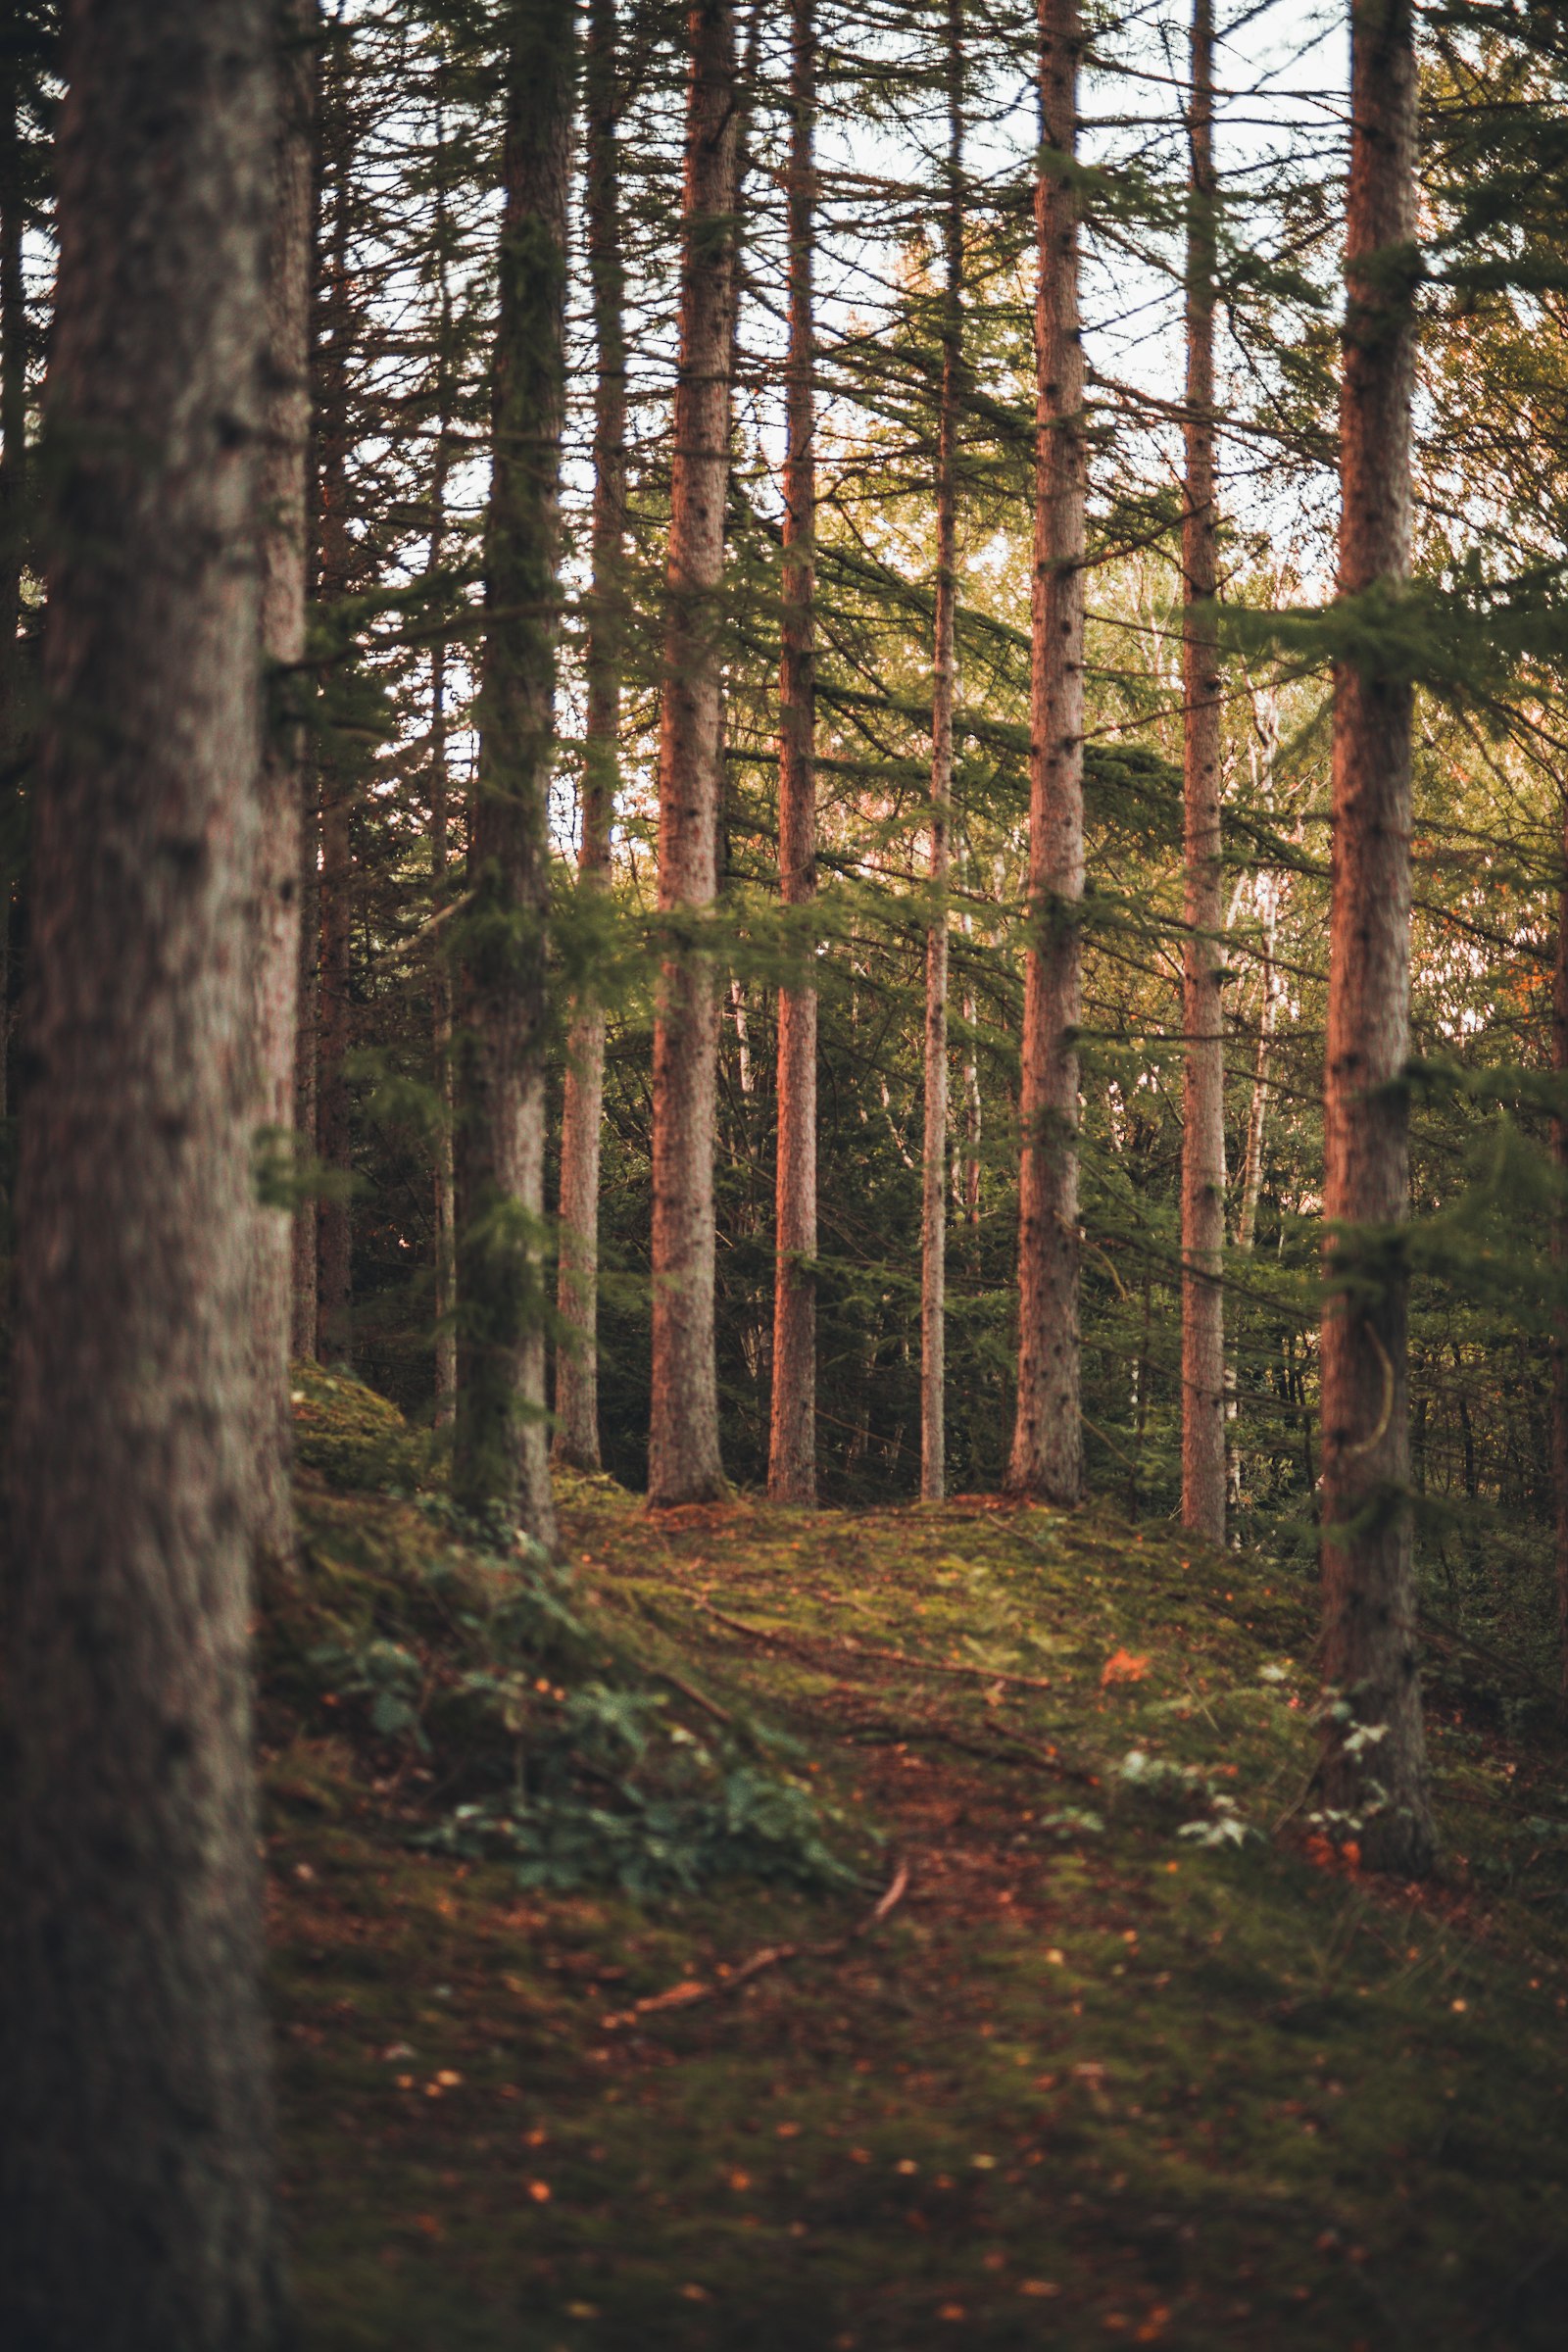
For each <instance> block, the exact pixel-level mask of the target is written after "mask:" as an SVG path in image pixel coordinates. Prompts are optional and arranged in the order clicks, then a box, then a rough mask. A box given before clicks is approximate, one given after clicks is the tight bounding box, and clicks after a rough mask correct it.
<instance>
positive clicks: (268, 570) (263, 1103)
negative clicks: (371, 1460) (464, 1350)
mask: <svg viewBox="0 0 1568 2352" xmlns="http://www.w3.org/2000/svg"><path fill="white" fill-rule="evenodd" d="M316 22H317V19H316V0H288V4H287V6H286V7H285V8H283V9H282V10H281V11H280V12H279V16H278V43H279V45H278V65H277V119H276V135H275V145H274V153H273V163H272V211H271V223H270V237H269V241H268V259H267V346H268V349H267V416H266V427H265V438H264V442H263V454H262V471H261V484H260V496H261V532H260V545H261V571H262V650H263V654H264V657H265V660H266V662H267V665H268V672H269V685H270V694H269V700H268V709H267V713H266V716H267V729H266V734H265V737H264V740H263V746H262V768H261V796H262V840H261V857H262V864H261V872H260V874H259V876H258V884H259V904H260V922H259V925H258V933H257V949H258V958H257V967H256V1011H255V1034H254V1040H253V1044H254V1051H255V1055H256V1071H257V1105H256V1113H255V1118H256V1124H257V1126H258V1128H259V1129H260V1130H261V1134H262V1179H263V1180H262V1199H261V1201H260V1203H259V1211H258V1231H257V1263H256V1299H255V1311H254V1320H253V1323H252V1333H253V1337H254V1340H255V1343H256V1348H257V1379H258V1383H259V1387H260V1392H261V1397H262V1400H263V1412H264V1416H265V1426H264V1427H263V1429H262V1430H261V1431H260V1432H259V1433H258V1454H257V1466H258V1471H259V1474H260V1476H261V1478H262V1480H263V1485H264V1501H263V1509H264V1513H265V1516H266V1520H267V1526H266V1528H265V1529H264V1543H265V1544H266V1548H267V1551H268V1553H269V1554H270V1556H271V1557H273V1558H275V1559H283V1558H286V1557H287V1556H288V1554H289V1553H290V1552H291V1551H292V1549H293V1544H294V1498H293V1494H292V1490H291V1482H290V1470H291V1466H292V1453H293V1448H292V1424H291V1418H290V1411H289V1393H288V1359H289V1348H290V1342H291V1339H292V1336H293V1335H292V1320H293V1260H294V1250H293V1239H294V1236H293V1223H292V1219H291V1217H290V1215H289V1213H288V1212H289V1209H290V1207H291V1205H292V1201H293V1199H294V1187H293V1186H292V1185H291V1184H289V1185H285V1186H284V1187H283V1188H281V1189H278V1188H276V1187H275V1186H274V1187H273V1188H271V1197H270V1198H269V1187H268V1184H267V1170H268V1167H269V1165H270V1164H273V1165H276V1166H277V1167H278V1168H279V1169H280V1170H282V1169H287V1168H289V1167H291V1165H292V1162H293V1157H294V1153H295V1152H296V1150H297V1149H298V1145H299V1141H300V1139H299V1137H298V1134H297V1131H296V1129H295V1124H294V1119H295V1102H294V1076H295V1072H294V1060H295V1033H296V1027H297V1022H298V1013H299V976H300V869H301V865H302V862H303V858H304V847H303V832H304V827H303V814H304V775H305V760H306V745H305V729H304V726H303V724H302V711H301V707H300V698H301V692H302V688H301V675H300V667H299V665H300V663H301V662H303V660H304V657H305V601H306V598H305V590H306V571H307V564H308V549H307V542H306V529H307V517H306V454H307V449H308V446H309V441H310V365H311V281H312V267H311V265H312V243H311V239H312V228H313V223H314V217H315V196H316V175H315V168H314V148H313V140H312V116H313V114H314V111H315V90H316V56H315V37H316Z"/></svg>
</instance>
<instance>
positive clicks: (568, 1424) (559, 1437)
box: [555, 0, 626, 1470]
mask: <svg viewBox="0 0 1568 2352" xmlns="http://www.w3.org/2000/svg"><path fill="white" fill-rule="evenodd" d="M584 101H585V111H586V116H587V134H588V157H587V170H586V174H585V186H584V191H583V210H584V213H585V216H586V223H587V243H588V272H589V279H590V283H591V287H592V295H593V317H594V337H595V341H596V343H597V346H598V361H599V371H598V376H597V379H596V382H595V386H594V505H593V520H592V525H591V531H592V543H593V586H592V590H591V593H590V597H589V605H588V642H587V650H586V657H585V667H586V670H587V689H588V710H587V722H588V723H587V728H586V733H585V738H584V743H583V775H582V804H581V815H582V838H581V842H580V844H579V847H578V852H577V887H578V889H579V891H582V892H599V893H603V892H604V891H605V890H607V889H608V887H609V882H610V858H611V831H612V827H613V822H614V815H615V801H616V797H617V794H618V792H619V789H620V681H621V669H622V663H623V661H624V637H625V601H626V577H625V569H626V328H625V319H624V315H623V312H624V301H625V279H626V269H625V262H624V260H623V258H622V254H621V240H620V201H621V199H620V155H619V128H618V124H619V115H620V90H619V75H618V65H617V31H616V24H615V0H590V6H589V12H588V48H587V56H586V61H585V73H584ZM604 1097H605V1011H604V1006H603V1005H602V1004H601V1003H600V1002H599V1001H598V999H597V997H596V996H595V995H594V993H593V991H592V990H591V989H589V990H586V991H585V992H584V994H583V997H582V1000H581V1002H580V1003H579V1004H578V1005H577V1007H576V1010H575V1012H574V1015H573V1018H572V1022H571V1026H570V1029H569V1031H568V1033H567V1039H566V1081H565V1101H564V1105H563V1110H562V1121H561V1278H560V1285H559V1291H558V1297H557V1306H558V1309H559V1312H560V1315H561V1320H562V1323H563V1325H564V1334H563V1339H562V1345H561V1347H560V1349H559V1351H558V1353H557V1358H556V1435H555V1455H556V1459H557V1461H559V1462H565V1463H569V1464H571V1465H572V1466H573V1467H574V1468H576V1469H579V1470H597V1469H598V1468H599V1466H600V1460H601V1455H600V1442H599V1352H598V1328H599V1161H600V1127H601V1123H602V1120H603V1116H604Z"/></svg>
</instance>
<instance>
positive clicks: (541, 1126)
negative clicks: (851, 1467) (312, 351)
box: [453, 0, 576, 1545]
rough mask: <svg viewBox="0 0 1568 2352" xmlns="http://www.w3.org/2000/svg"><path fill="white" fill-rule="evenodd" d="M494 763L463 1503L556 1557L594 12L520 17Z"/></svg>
mask: <svg viewBox="0 0 1568 2352" xmlns="http://www.w3.org/2000/svg"><path fill="white" fill-rule="evenodd" d="M505 25H506V34H507V138H506V157H505V164H504V172H505V212H504V215H503V220H502V229H501V257H500V281H501V294H500V310H499V316H498V319H497V324H496V348H495V361H494V368H493V391H492V406H491V435H492V472H491V485H490V506H489V513H488V515H487V518H486V529H485V604H486V628H485V647H484V673H483V679H482V683H481V689H480V713H479V766H478V776H477V780H476V786H475V791H474V797H473V810H472V817H471V821H470V826H469V841H468V888H469V893H470V898H471V906H470V908H469V911H468V912H467V913H466V915H465V917H464V918H463V932H462V967H461V975H460V989H459V1001H460V1011H461V1016H462V1036H461V1038H460V1041H459V1061H458V1088H457V1102H458V1115H457V1174H458V1297H459V1299H460V1301H461V1317H460V1326H459V1354H460V1378H459V1385H458V1416H457V1432H456V1445H455V1450H454V1461H453V1473H454V1478H453V1483H454V1491H455V1492H456V1494H457V1495H458V1496H459V1498H460V1500H462V1501H463V1502H464V1503H466V1505H467V1506H468V1507H469V1508H470V1509H481V1508H490V1509H501V1510H504V1511H506V1512H508V1513H509V1514H511V1515H514V1516H515V1518H516V1520H517V1522H518V1523H519V1524H520V1525H521V1527H522V1528H523V1529H524V1531H525V1532H526V1533H527V1534H528V1535H529V1536H531V1537H532V1538H533V1539H534V1541H535V1542H536V1543H539V1544H547V1545H548V1544H554V1542H555V1534H556V1527H555V1509H554V1504H553V1501H552V1497H551V1487H550V1451H549V1441H548V1437H547V1432H546V1414H545V1331H544V1326H545V1285H544V1256H543V1219H544V1163H545V1043H546V1034H545V923H546V913H547V908H548V903H549V894H550V825H549V799H550V773H551V765H552V760H553V758H554V753H555V695H556V653H557V642H558V638H559V635H560V625H561V439H562V427H563V423H564V410H565V296H566V208H567V197H568V191H569V184H570V177H571V148H572V111H573V100H574V94H575V92H574V84H575V74H576V50H575V41H576V11H575V6H574V0H510V4H509V7H508V9H507V13H506V20H505Z"/></svg>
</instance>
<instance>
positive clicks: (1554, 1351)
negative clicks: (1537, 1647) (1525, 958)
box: [1551, 802, 1568, 1714]
mask: <svg viewBox="0 0 1568 2352" xmlns="http://www.w3.org/2000/svg"><path fill="white" fill-rule="evenodd" d="M1562 861H1563V870H1562V879H1561V881H1560V883H1559V885H1558V891H1557V942H1556V956H1555V957H1554V959H1553V962H1552V971H1551V1066H1552V1069H1553V1071H1554V1073H1555V1074H1556V1076H1557V1079H1558V1080H1559V1082H1560V1083H1561V1084H1562V1085H1563V1086H1564V1087H1565V1088H1568V802H1565V804H1564V810H1563V834H1562ZM1551 1148H1552V1155H1553V1157H1554V1158H1555V1160H1556V1163H1557V1179H1558V1183H1559V1185H1560V1187H1561V1197H1560V1198H1559V1201H1558V1205H1557V1213H1556V1215H1555V1217H1554V1218H1553V1220H1552V1229H1551V1252H1552V1260H1553V1263H1554V1265H1555V1267H1556V1271H1557V1275H1558V1279H1559V1280H1561V1279H1562V1277H1563V1275H1564V1274H1565V1273H1568V1106H1565V1107H1564V1108H1563V1109H1562V1110H1559V1111H1558V1112H1557V1113H1556V1115H1555V1116H1554V1118H1553V1119H1552V1122H1551ZM1551 1502H1552V1518H1553V1524H1554V1527H1555V1531H1556V1550H1557V1636H1558V1652H1559V1675H1560V1691H1561V1705H1562V1709H1563V1712H1564V1713H1565V1714H1568V1308H1563V1307H1558V1309H1557V1310H1556V1312H1555V1314H1554V1315H1553V1317H1552V1330H1551Z"/></svg>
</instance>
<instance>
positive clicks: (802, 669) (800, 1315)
mask: <svg viewBox="0 0 1568 2352" xmlns="http://www.w3.org/2000/svg"><path fill="white" fill-rule="evenodd" d="M792 27H793V41H794V50H793V61H792V67H791V77H790V166H789V190H788V203H789V240H790V242H789V273H790V345H789V357H788V361H787V364H786V372H785V393H784V397H785V430H786V435H787V447H786V451H785V459H784V577H783V606H784V613H783V631H782V635H783V650H782V659H781V662H780V668H779V745H778V752H779V767H778V881H779V895H780V897H781V898H782V900H783V902H784V904H785V906H786V907H809V905H810V903H811V901H812V899H813V898H814V897H815V895H816V763H815V757H814V753H815V732H816V686H815V619H814V614H813V612H812V595H813V587H814V579H815V554H814V538H815V531H816V455H815V449H814V446H813V434H814V430H815V416H814V403H815V328H814V323H813V319H812V314H811V243H812V236H813V233H814V213H815V198H816V164H815V155H814V140H815V127H816V23H815V6H814V0H794V14H793V19H792ZM799 944H801V945H802V946H804V943H799ZM775 1248H776V1263H775V1271H774V1277H773V1395H772V1413H771V1422H770V1427H769V1433H768V1459H767V1491H768V1494H769V1495H770V1497H771V1498H772V1500H773V1501H774V1502H783V1503H798V1504H806V1505H808V1506H809V1505H810V1504H812V1503H814V1502H815V1500H816V1278H815V1275H814V1274H813V1273H812V1272H811V1271H810V1270H809V1267H810V1261H811V1260H813V1259H814V1258H815V1256H816V990H815V989H814V987H812V986H811V984H810V983H809V981H807V982H804V983H803V982H800V981H792V982H791V983H790V984H789V985H788V986H786V987H783V988H781V989H780V990H779V998H778V1174H777V1207H776V1218H775Z"/></svg>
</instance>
